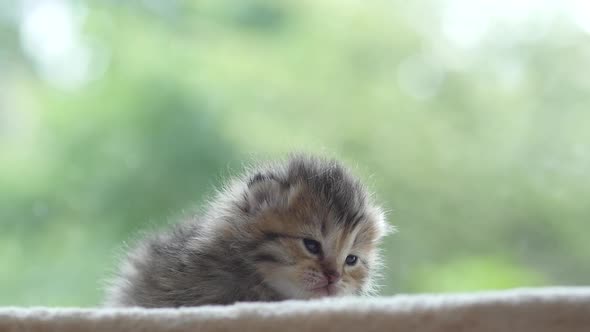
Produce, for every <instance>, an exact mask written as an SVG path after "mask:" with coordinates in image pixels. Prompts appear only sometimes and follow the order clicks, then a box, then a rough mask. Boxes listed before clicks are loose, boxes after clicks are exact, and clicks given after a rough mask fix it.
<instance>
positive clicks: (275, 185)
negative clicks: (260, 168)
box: [244, 173, 297, 212]
mask: <svg viewBox="0 0 590 332" xmlns="http://www.w3.org/2000/svg"><path fill="white" fill-rule="evenodd" d="M296 193H297V190H296V187H295V186H293V185H291V184H289V183H285V182H281V181H279V180H278V179H276V178H275V177H273V176H271V175H265V174H262V173H257V174H255V175H254V176H253V177H252V178H250V181H248V187H247V189H246V193H245V197H244V198H245V200H246V202H245V204H246V210H247V211H248V212H258V211H261V210H265V209H268V208H287V207H288V206H289V204H290V203H291V202H292V200H293V198H294V197H295V195H296Z"/></svg>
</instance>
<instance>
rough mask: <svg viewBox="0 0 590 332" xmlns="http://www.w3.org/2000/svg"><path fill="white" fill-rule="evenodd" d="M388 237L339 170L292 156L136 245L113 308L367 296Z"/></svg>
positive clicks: (358, 189) (116, 284) (115, 288)
mask: <svg viewBox="0 0 590 332" xmlns="http://www.w3.org/2000/svg"><path fill="white" fill-rule="evenodd" d="M387 232H388V226H387V223H386V222H385V220H384V216H383V213H382V210H381V209H380V208H379V207H377V206H376V205H375V204H374V203H373V201H372V199H371V197H370V195H369V193H368V192H367V190H366V188H365V187H364V186H363V184H362V183H361V182H360V181H359V180H358V179H357V178H356V177H354V176H353V175H352V174H351V173H350V172H349V171H348V170H347V169H346V168H345V167H344V166H343V165H342V164H340V163H339V162H337V161H335V160H329V159H322V158H317V157H311V156H305V155H294V156H291V157H289V158H288V159H287V160H285V161H283V162H278V163H273V164H265V165H262V166H257V167H255V168H253V169H251V170H250V171H249V172H247V174H245V175H244V176H243V177H241V178H238V179H236V180H234V181H233V182H232V183H230V184H229V185H228V186H227V187H226V188H225V189H224V190H221V191H220V192H218V194H217V195H216V197H215V198H214V199H213V200H212V201H211V202H209V203H208V204H207V205H206V207H205V213H203V215H201V216H198V217H194V218H191V219H190V220H188V221H185V222H183V223H179V224H177V225H175V226H174V227H173V228H172V229H170V230H168V231H164V232H160V233H155V234H153V235H151V236H149V237H148V238H146V239H144V240H143V241H140V242H139V243H138V244H137V245H136V246H135V248H134V249H133V250H131V251H130V253H129V254H128V255H127V257H126V258H125V259H124V261H123V263H122V265H121V268H120V271H119V274H118V277H117V278H115V279H114V280H113V282H112V283H111V285H110V287H109V288H108V290H107V305H111V306H141V307H179V306H197V305H204V304H230V303H234V302H238V301H278V300H284V299H308V298H314V297H320V296H327V295H329V296H333V295H365V294H370V293H371V292H373V291H374V286H375V285H374V280H375V277H376V275H377V273H378V267H379V265H380V260H379V251H378V247H377V246H378V244H379V242H380V239H381V238H382V236H384V235H385V234H386V233H387ZM304 239H311V240H313V241H317V242H318V243H319V244H320V246H321V248H320V251H319V252H318V253H316V254H313V253H312V252H311V251H310V250H309V249H308V245H309V243H310V242H309V240H306V242H304ZM313 241H312V242H313ZM306 243H307V244H306ZM316 248H317V247H313V245H312V249H314V250H315V249H316ZM349 255H350V256H356V257H358V258H357V259H356V260H355V259H354V258H350V257H349ZM349 259H350V261H353V260H354V261H356V263H355V264H354V265H353V266H350V265H348V263H346V262H347V261H348V260H349ZM324 286H325V287H324ZM317 287H319V288H320V289H319V290H318V289H316V288H317Z"/></svg>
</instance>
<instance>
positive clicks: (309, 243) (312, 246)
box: [303, 239, 322, 255]
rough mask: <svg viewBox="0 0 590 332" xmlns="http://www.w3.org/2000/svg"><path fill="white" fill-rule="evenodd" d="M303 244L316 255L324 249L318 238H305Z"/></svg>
mask: <svg viewBox="0 0 590 332" xmlns="http://www.w3.org/2000/svg"><path fill="white" fill-rule="evenodd" d="M303 244H304V245H305V249H307V251H309V252H310V253H312V254H314V255H317V254H319V253H320V251H322V245H321V244H320V243H319V242H318V241H316V240H311V239H303Z"/></svg>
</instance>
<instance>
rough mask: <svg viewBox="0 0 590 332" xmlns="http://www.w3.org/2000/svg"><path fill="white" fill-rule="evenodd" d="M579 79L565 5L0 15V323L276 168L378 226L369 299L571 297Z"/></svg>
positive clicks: (583, 135)
mask: <svg viewBox="0 0 590 332" xmlns="http://www.w3.org/2000/svg"><path fill="white" fill-rule="evenodd" d="M589 69H590V5H588V3H587V2H585V1H532V0H529V1H508V0H501V1H467V0H461V1H459V0H452V1H444V2H443V1H429V0H419V1H393V0H389V1H379V0H376V1H361V0H331V1H329V0H322V1H319V0H297V1H295V0H294V1H273V0H268V1H263V0H208V1H205V0H198V1H197V0H195V1H182V0H143V1H139V0H136V1H115V0H111V1H66V0H47V1H34V0H30V1H18V0H17V1H15V0H12V1H11V0H0V305H51V306H54V305H55V306H57V305H59V306H93V305H97V304H99V303H100V300H101V296H102V291H101V287H102V285H103V281H104V280H105V278H107V277H108V276H109V275H110V273H111V272H112V270H113V269H114V267H115V265H116V256H117V255H118V254H119V253H120V248H121V246H122V244H123V242H124V241H126V240H128V239H129V238H130V237H133V234H136V233H137V232H138V231H139V230H141V229H146V228H150V227H155V226H156V225H159V224H163V223H167V222H169V221H170V220H172V219H173V218H174V216H176V215H178V214H179V213H180V212H181V211H186V210H190V209H192V208H194V207H195V206H198V205H199V204H200V203H201V202H202V201H203V199H205V198H207V197H208V196H209V195H211V193H212V192H213V189H214V187H215V186H216V185H218V184H219V183H221V182H222V181H223V179H224V178H225V177H227V176H228V175H230V174H233V173H235V172H237V171H239V170H240V168H241V165H242V163H243V162H244V161H250V160H252V159H267V158H274V157H278V156H282V155H283V154H284V153H286V152H289V151H292V150H299V151H313V152H317V153H322V154H327V155H330V156H337V157H339V158H341V159H343V160H345V161H346V162H347V163H349V164H351V165H353V166H354V167H355V168H356V169H357V172H358V174H360V175H361V176H362V177H363V178H364V179H365V180H366V181H367V182H368V183H369V184H370V185H371V186H372V187H373V188H374V190H375V191H376V192H377V197H378V200H379V201H380V202H381V203H382V204H383V205H384V206H385V208H386V209H387V210H389V211H390V212H389V219H390V221H391V223H393V224H395V225H396V226H397V227H398V229H399V233H398V234H396V235H394V236H392V237H390V238H388V239H387V241H386V243H385V249H386V265H387V270H386V278H385V279H384V280H383V284H384V287H383V291H382V294H383V295H389V294H394V293H402V292H403V293H406V292H410V293H413V292H446V291H472V290H482V289H502V288H509V287H523V286H545V285H580V284H589V283H590V282H589V281H590V241H589V240H588V239H589V235H590V227H589V225H590V182H589V180H590V178H589V175H590V112H589V111H590V110H589V109H588V108H589V105H590V70H589Z"/></svg>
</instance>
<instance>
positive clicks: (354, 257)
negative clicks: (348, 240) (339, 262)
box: [346, 255, 359, 266]
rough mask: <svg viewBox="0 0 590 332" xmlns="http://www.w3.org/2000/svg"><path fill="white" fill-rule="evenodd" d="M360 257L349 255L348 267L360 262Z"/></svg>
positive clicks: (347, 258) (347, 259) (347, 257)
mask: <svg viewBox="0 0 590 332" xmlns="http://www.w3.org/2000/svg"><path fill="white" fill-rule="evenodd" d="M358 259H359V258H358V257H357V256H355V255H348V256H346V265H350V266H353V265H355V264H356V262H357V261H358Z"/></svg>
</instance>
